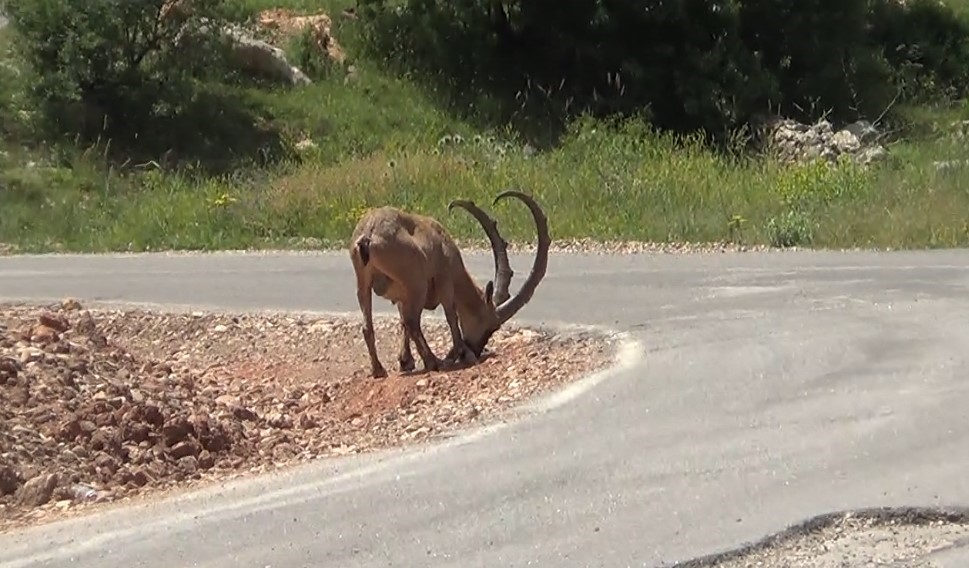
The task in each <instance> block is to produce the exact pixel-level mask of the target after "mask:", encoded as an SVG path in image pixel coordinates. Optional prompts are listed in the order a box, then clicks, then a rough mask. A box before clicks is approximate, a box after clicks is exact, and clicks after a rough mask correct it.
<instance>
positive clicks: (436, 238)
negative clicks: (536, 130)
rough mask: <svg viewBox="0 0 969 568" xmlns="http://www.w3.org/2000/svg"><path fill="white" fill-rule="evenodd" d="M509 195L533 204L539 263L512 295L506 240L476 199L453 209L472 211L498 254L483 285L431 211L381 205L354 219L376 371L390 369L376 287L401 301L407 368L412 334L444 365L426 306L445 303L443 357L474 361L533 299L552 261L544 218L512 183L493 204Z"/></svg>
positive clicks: (429, 361) (360, 289)
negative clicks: (380, 340)
mask: <svg viewBox="0 0 969 568" xmlns="http://www.w3.org/2000/svg"><path fill="white" fill-rule="evenodd" d="M505 197H516V198H518V199H520V200H521V201H523V202H524V203H525V204H526V205H527V206H528V208H529V209H530V210H531V213H532V217H533V218H534V220H535V225H536V228H537V230H538V252H537V254H536V258H535V263H534V265H533V267H532V271H531V273H530V274H529V276H528V279H527V280H526V282H525V284H524V285H523V286H522V290H521V291H520V292H519V293H518V294H517V295H516V296H515V297H514V298H509V294H508V287H509V285H510V284H511V277H512V275H513V272H512V270H511V267H510V265H509V262H508V254H507V251H506V248H507V243H506V242H505V241H504V239H502V238H501V235H500V234H499V233H498V229H497V224H496V222H495V221H494V220H493V219H491V218H490V217H489V216H488V215H487V214H486V213H484V212H483V211H482V210H481V209H480V208H479V207H478V206H477V205H475V204H474V203H473V202H471V201H465V200H458V201H452V202H451V203H450V204H449V205H448V210H449V211H450V210H452V209H453V208H454V207H461V208H463V209H466V210H468V211H469V212H470V213H471V214H472V215H474V217H475V218H476V219H477V220H478V222H479V223H481V225H482V227H483V228H484V229H485V232H486V233H487V235H488V238H489V240H490V242H491V246H492V251H493V253H494V257H495V280H494V281H491V280H489V281H488V283H487V284H486V285H485V287H484V289H482V288H481V287H479V286H478V284H477V283H476V282H475V281H474V278H472V277H471V275H470V274H469V273H468V270H467V268H466V267H465V265H464V261H463V259H462V257H461V251H460V249H458V247H457V245H456V244H455V243H454V240H453V239H452V237H451V235H450V234H449V233H448V231H447V229H445V228H444V226H443V225H442V224H441V223H440V222H439V221H437V220H436V219H434V218H433V217H428V216H425V215H419V214H416V213H409V212H406V211H402V210H400V209H398V208H396V207H390V206H384V207H377V208H374V209H370V210H369V211H367V213H366V214H364V216H363V217H362V218H361V219H360V221H358V222H357V226H356V228H355V229H354V231H353V234H352V236H351V238H350V243H351V244H350V259H351V261H352V262H353V269H354V273H355V274H356V278H357V301H358V302H359V304H360V310H361V312H362V313H363V337H364V341H365V343H366V345H367V351H368V353H369V355H370V364H371V373H372V375H373V376H374V377H385V376H387V371H386V370H385V369H384V367H383V365H382V364H381V363H380V360H379V358H378V357H377V349H376V344H375V338H374V330H373V294H377V295H378V296H380V297H382V298H385V299H387V300H390V301H391V302H393V303H394V304H395V305H396V306H397V310H398V313H399V315H400V322H401V333H402V335H403V339H402V342H401V347H400V354H399V356H398V362H399V364H400V369H401V370H402V371H411V370H413V369H414V357H413V355H412V354H411V350H410V342H411V340H413V341H414V343H415V345H416V347H417V352H418V354H419V355H420V357H421V360H422V362H423V363H424V369H425V370H437V369H440V368H441V366H442V361H441V360H439V359H438V358H437V356H435V355H434V353H433V352H432V351H431V349H430V347H429V346H428V344H427V340H426V339H425V337H424V334H423V332H422V331H421V315H422V312H423V310H434V309H436V308H437V307H438V306H441V307H442V308H443V310H444V316H445V318H446V320H447V323H448V328H449V329H450V332H451V343H452V347H451V350H450V352H449V353H448V355H447V357H446V358H445V360H446V361H447V362H450V361H454V362H457V360H459V359H464V360H465V361H467V362H469V363H474V362H476V361H477V359H478V357H480V355H481V353H482V351H483V350H484V348H485V345H487V343H488V340H489V339H490V338H491V335H492V334H493V333H494V332H495V331H497V329H498V328H499V327H501V325H502V324H504V323H505V322H506V321H507V320H508V319H510V318H511V317H512V316H514V315H515V313H517V312H518V310H520V309H521V308H522V307H523V306H524V305H525V304H526V303H528V301H529V300H530V299H531V297H532V294H533V293H534V292H535V288H537V287H538V284H539V282H540V281H541V279H542V278H543V277H544V275H545V269H546V267H547V264H548V248H549V244H550V239H549V234H548V224H547V220H546V218H545V214H544V212H542V210H541V208H540V207H539V206H538V204H537V203H535V201H534V199H532V198H531V197H530V196H528V195H526V194H523V193H521V192H518V191H511V190H509V191H505V192H503V193H501V194H499V195H498V197H496V198H495V203H497V202H498V201H499V200H500V199H503V198H505ZM496 302H497V303H498V305H497V306H496V305H495V303H496Z"/></svg>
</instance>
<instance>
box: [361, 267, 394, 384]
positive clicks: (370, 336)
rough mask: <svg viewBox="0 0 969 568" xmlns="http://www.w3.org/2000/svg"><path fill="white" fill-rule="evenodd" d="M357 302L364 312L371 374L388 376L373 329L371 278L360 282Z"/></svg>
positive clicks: (376, 376) (379, 376)
mask: <svg viewBox="0 0 969 568" xmlns="http://www.w3.org/2000/svg"><path fill="white" fill-rule="evenodd" d="M357 302H359V304H360V311H361V312H363V340H364V342H366V344H367V353H368V354H369V355H370V369H371V374H372V375H373V378H375V379H380V378H383V377H386V376H387V370H386V369H384V366H383V365H381V364H380V359H379V358H378V357H377V342H376V338H375V337H374V329H373V283H372V282H371V281H370V280H368V279H363V281H362V282H359V285H358V287H357Z"/></svg>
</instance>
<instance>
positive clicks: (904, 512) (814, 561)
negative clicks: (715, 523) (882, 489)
mask: <svg viewBox="0 0 969 568" xmlns="http://www.w3.org/2000/svg"><path fill="white" fill-rule="evenodd" d="M966 521H967V515H966V513H965V512H958V513H947V512H945V511H935V510H921V509H879V510H871V511H859V512H854V513H842V514H837V515H826V516H822V517H819V518H818V519H814V520H811V521H808V522H807V523H805V524H803V525H800V526H795V527H792V529H790V530H787V531H783V532H781V533H778V534H776V535H773V536H771V537H768V538H767V539H765V540H764V541H762V542H760V543H758V544H756V545H753V546H750V547H749V548H747V549H746V550H738V551H735V552H730V553H726V554H723V555H714V556H711V557H706V558H701V559H697V560H693V561H690V562H686V563H681V564H678V565H677V566H676V567H675V568H750V567H758V568H867V567H870V566H898V567H902V566H904V567H906V568H942V567H943V566H961V565H963V563H964V559H965V558H967V557H969V552H967V551H966V546H967V544H969V524H967V522H966ZM958 559H963V560H961V561H959V560H958Z"/></svg>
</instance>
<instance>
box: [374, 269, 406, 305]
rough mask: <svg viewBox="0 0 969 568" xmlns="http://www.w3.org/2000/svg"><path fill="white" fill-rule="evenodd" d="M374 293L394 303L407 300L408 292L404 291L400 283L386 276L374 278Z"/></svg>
mask: <svg viewBox="0 0 969 568" xmlns="http://www.w3.org/2000/svg"><path fill="white" fill-rule="evenodd" d="M373 291H374V293H375V294H377V295H378V296H380V297H381V298H385V299H387V300H390V301H391V302H394V303H395V304H396V303H398V302H403V301H404V300H406V299H407V290H405V289H404V287H403V286H401V285H400V284H399V283H397V282H394V281H393V280H391V279H389V278H387V277H386V276H384V277H382V278H374V283H373Z"/></svg>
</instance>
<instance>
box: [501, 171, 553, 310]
mask: <svg viewBox="0 0 969 568" xmlns="http://www.w3.org/2000/svg"><path fill="white" fill-rule="evenodd" d="M505 197H515V198H517V199H518V200H519V201H521V202H523V203H524V204H525V205H526V206H528V209H529V210H530V211H531V212H532V219H534V220H535V229H536V231H537V233H538V251H537V252H536V254H535V262H534V263H533V264H532V270H531V272H529V273H528V278H527V279H526V280H525V283H524V284H522V287H521V290H519V291H518V293H517V294H515V296H514V297H513V298H510V299H509V300H508V301H506V302H502V303H501V304H500V305H498V310H497V311H498V321H499V322H500V323H502V324H503V323H505V322H506V321H508V320H509V319H510V318H511V317H512V316H514V315H515V314H516V313H518V310H520V309H522V307H524V306H525V304H527V303H528V301H529V300H531V299H532V294H534V293H535V289H536V288H538V284H539V282H541V281H542V278H544V277H545V270H546V269H547V268H548V248H549V246H550V245H551V241H552V239H551V237H550V236H549V233H548V218H546V217H545V212H544V211H542V208H541V207H540V206H539V205H538V203H537V202H536V201H535V199H533V198H532V197H531V196H530V195H527V194H525V193H522V192H520V191H515V190H511V189H510V190H507V191H503V192H502V193H500V194H499V195H498V197H495V201H494V203H496V204H497V203H498V202H499V201H500V200H502V199H504V198H505Z"/></svg>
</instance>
